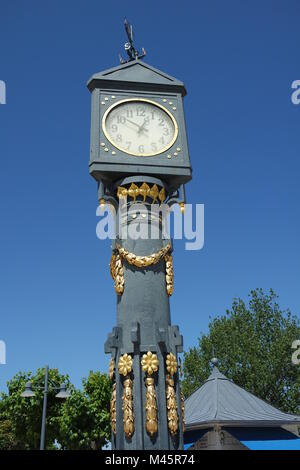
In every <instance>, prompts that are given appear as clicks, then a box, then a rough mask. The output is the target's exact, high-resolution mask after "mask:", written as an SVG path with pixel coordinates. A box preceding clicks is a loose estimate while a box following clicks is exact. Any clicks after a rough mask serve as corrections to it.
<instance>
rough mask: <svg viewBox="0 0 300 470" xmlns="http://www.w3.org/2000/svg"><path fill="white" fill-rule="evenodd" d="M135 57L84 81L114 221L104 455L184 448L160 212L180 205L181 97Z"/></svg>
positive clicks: (171, 82)
mask: <svg viewBox="0 0 300 470" xmlns="http://www.w3.org/2000/svg"><path fill="white" fill-rule="evenodd" d="M127 26H128V24H127ZM129 38H130V35H129ZM131 45H132V44H131ZM132 47H133V45H132ZM133 51H135V49H134V48H133ZM132 54H134V52H132ZM137 56H138V54H137V55H135V57H134V60H132V58H130V60H129V61H128V62H126V63H122V64H121V65H120V66H118V67H115V68H113V69H110V70H106V71H104V72H100V73H98V74H95V75H93V76H92V78H91V79H90V80H89V82H88V88H89V90H90V91H91V93H92V119H91V152H90V173H91V175H92V176H93V177H94V178H95V179H96V180H97V182H98V200H99V202H100V205H102V206H104V205H105V204H106V203H108V204H110V207H111V208H112V210H113V211H114V213H115V214H116V239H115V240H113V241H112V256H111V263H110V271H111V275H112V278H113V281H114V288H115V292H116V296H117V325H116V327H114V328H113V330H112V333H110V334H109V336H108V339H107V341H106V343H105V352H106V353H107V354H110V355H111V361H110V370H109V374H110V378H111V381H112V398H111V422H112V448H113V449H127V450H134V449H147V450H155V449H165V450H168V449H183V431H184V406H183V397H182V394H181V393H180V383H179V370H178V369H179V368H178V353H181V352H182V348H183V340H182V336H181V335H180V333H179V328H178V326H173V325H172V324H171V317H170V304H169V298H170V296H171V295H172V292H173V258H172V251H173V249H172V242H171V240H170V239H168V238H166V237H165V236H164V235H165V234H164V217H165V213H166V208H167V206H171V205H172V204H174V203H178V204H180V205H181V206H182V207H183V206H184V202H185V196H184V184H185V183H187V182H188V181H189V180H190V179H191V166H190V160H189V154H188V147H187V138H186V131H185V122H184V113H183V96H184V95H185V94H186V91H185V87H184V85H183V83H182V82H180V81H178V80H177V79H175V78H173V77H171V76H169V75H167V74H165V73H164V72H162V71H159V70H157V69H154V68H153V67H151V66H149V65H147V64H145V63H144V62H142V61H141V60H138V57H137ZM129 142H130V145H129Z"/></svg>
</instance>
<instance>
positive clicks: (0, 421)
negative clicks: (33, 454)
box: [0, 369, 69, 450]
mask: <svg viewBox="0 0 300 470" xmlns="http://www.w3.org/2000/svg"><path fill="white" fill-rule="evenodd" d="M44 376H45V369H38V370H37V373H36V374H35V375H32V374H31V372H28V373H25V372H19V373H18V374H16V375H15V376H14V377H13V378H12V379H11V380H10V381H9V382H8V383H7V387H8V394H5V393H2V395H1V401H0V403H1V405H0V433H1V434H0V442H2V445H3V446H4V448H9V449H25V450H30V449H39V447H40V434H41V419H42V408H43V390H42V387H43V384H44ZM29 380H31V382H32V386H33V388H34V391H35V396H34V397H32V398H22V397H21V393H22V392H23V391H24V387H25V383H26V382H27V381H29ZM49 380H52V381H53V382H55V383H56V384H58V385H59V384H60V383H63V382H65V383H67V384H68V385H69V378H68V376H66V375H61V374H59V372H58V370H57V369H50V370H49ZM39 387H41V388H39ZM56 394H57V390H53V389H51V387H49V393H48V402H47V421H46V443H45V447H46V448H47V449H53V448H54V442H55V440H59V438H60V436H59V417H60V415H61V405H62V404H61V402H60V400H58V399H57V398H55V395H56ZM5 429H6V431H7V432H9V434H10V436H11V439H9V440H7V439H5V434H4V433H3V431H4V430H5ZM1 436H2V441H1ZM2 448H3V447H2Z"/></svg>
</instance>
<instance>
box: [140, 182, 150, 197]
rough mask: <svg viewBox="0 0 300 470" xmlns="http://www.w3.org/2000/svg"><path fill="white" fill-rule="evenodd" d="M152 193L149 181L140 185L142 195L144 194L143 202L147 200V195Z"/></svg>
mask: <svg viewBox="0 0 300 470" xmlns="http://www.w3.org/2000/svg"><path fill="white" fill-rule="evenodd" d="M149 194H150V187H149V186H148V184H147V183H143V184H142V186H141V187H140V195H141V196H143V198H144V200H143V202H145V201H146V197H147V196H149Z"/></svg>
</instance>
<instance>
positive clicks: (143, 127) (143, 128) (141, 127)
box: [138, 119, 148, 134]
mask: <svg viewBox="0 0 300 470" xmlns="http://www.w3.org/2000/svg"><path fill="white" fill-rule="evenodd" d="M145 124H146V119H144V122H143V124H142V125H141V126H140V128H139V130H138V133H139V134H140V133H141V131H147V132H148V129H145Z"/></svg>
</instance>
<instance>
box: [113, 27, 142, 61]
mask: <svg viewBox="0 0 300 470" xmlns="http://www.w3.org/2000/svg"><path fill="white" fill-rule="evenodd" d="M124 27H125V32H126V35H127V38H128V42H126V43H125V45H124V49H125V52H126V53H127V55H128V57H129V59H127V60H126V59H123V57H122V56H121V54H120V55H119V57H120V63H121V64H126V63H127V62H131V61H132V60H138V59H142V58H143V57H145V55H146V51H145V49H144V48H143V47H142V53H141V54H140V53H139V51H138V50H137V49H136V48H135V47H134V44H133V36H134V34H133V27H132V25H131V24H130V23H128V21H127V18H125V19H124Z"/></svg>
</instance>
